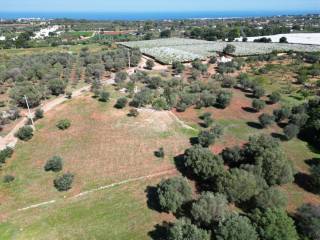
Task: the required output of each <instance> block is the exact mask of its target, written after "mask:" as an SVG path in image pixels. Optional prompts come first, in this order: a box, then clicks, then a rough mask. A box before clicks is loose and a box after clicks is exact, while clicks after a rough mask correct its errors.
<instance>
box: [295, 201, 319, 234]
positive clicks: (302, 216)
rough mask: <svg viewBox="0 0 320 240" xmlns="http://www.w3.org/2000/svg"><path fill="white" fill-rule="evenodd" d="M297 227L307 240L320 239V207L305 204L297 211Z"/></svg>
mask: <svg viewBox="0 0 320 240" xmlns="http://www.w3.org/2000/svg"><path fill="white" fill-rule="evenodd" d="M296 218H297V226H298V230H299V232H301V233H302V235H303V236H304V237H306V239H310V240H317V239H320V206H319V205H312V204H303V205H302V206H301V207H300V208H299V209H298V211H297V214H296Z"/></svg>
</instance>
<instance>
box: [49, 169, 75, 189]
mask: <svg viewBox="0 0 320 240" xmlns="http://www.w3.org/2000/svg"><path fill="white" fill-rule="evenodd" d="M73 180H74V175H73V174H71V173H65V174H63V175H62V176H60V177H57V178H56V179H54V180H53V185H54V187H55V188H56V189H57V190H58V191H59V192H62V191H68V190H69V189H71V185H72V183H73Z"/></svg>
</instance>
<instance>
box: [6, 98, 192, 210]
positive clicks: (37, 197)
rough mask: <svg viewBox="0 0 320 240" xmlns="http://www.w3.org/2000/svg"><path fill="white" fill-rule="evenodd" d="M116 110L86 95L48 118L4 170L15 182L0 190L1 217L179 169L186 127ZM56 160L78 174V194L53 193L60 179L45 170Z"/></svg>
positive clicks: (166, 118) (163, 115)
mask: <svg viewBox="0 0 320 240" xmlns="http://www.w3.org/2000/svg"><path fill="white" fill-rule="evenodd" d="M113 104H114V102H110V103H101V102H98V101H97V100H96V99H92V98H91V96H89V95H87V96H84V97H80V98H78V99H75V100H71V101H68V102H66V103H64V104H62V105H60V106H58V107H57V108H55V109H54V110H52V111H50V112H48V113H47V114H46V116H45V118H44V119H43V120H40V121H39V122H38V123H37V129H38V130H37V132H36V134H35V136H34V138H33V139H32V140H31V141H29V142H26V143H25V142H23V143H22V142H20V143H18V145H17V148H16V151H15V154H14V156H13V157H12V158H11V159H10V161H9V162H8V163H7V164H6V167H5V168H4V169H3V173H2V174H3V175H5V174H12V175H15V176H16V180H15V181H14V182H13V183H12V184H11V185H10V187H8V186H6V185H5V184H1V185H0V189H1V196H0V199H1V206H0V211H1V212H2V213H5V212H7V211H9V210H14V209H18V208H21V207H23V206H24V205H30V204H35V203H37V202H42V201H48V200H50V199H51V198H54V197H64V196H65V195H66V196H72V195H76V194H77V193H80V192H82V191H85V190H89V189H92V188H95V187H98V186H102V185H106V184H110V183H113V182H117V181H121V180H125V179H128V178H134V177H139V176H144V175H148V174H152V173H157V172H161V171H165V170H170V169H174V164H173V162H172V157H174V156H176V155H178V154H180V153H182V152H183V150H184V149H185V148H186V147H187V146H188V145H189V141H188V138H187V137H186V136H185V135H184V133H183V131H181V130H180V129H181V125H180V124H179V123H176V121H175V119H174V118H172V116H170V114H168V112H150V111H145V112H141V114H140V115H139V116H138V117H137V118H129V117H127V113H128V109H124V110H117V109H114V108H113ZM60 119H69V120H71V123H72V125H71V127H70V128H69V129H68V130H65V131H61V130H58V129H57V128H56V126H55V124H56V123H57V121H59V120H60ZM162 146H163V147H165V154H166V157H165V159H157V158H156V157H155V156H154V151H156V150H158V149H159V148H160V147H162ZM54 155H59V156H61V157H63V159H64V167H63V172H71V173H73V174H75V182H74V184H73V188H72V189H71V190H70V191H69V192H67V193H58V192H57V191H56V190H55V189H54V187H53V184H52V181H53V178H54V177H55V176H56V175H59V174H55V173H47V172H45V171H44V170H43V167H44V165H45V163H46V161H47V160H48V159H49V158H50V157H52V156H54Z"/></svg>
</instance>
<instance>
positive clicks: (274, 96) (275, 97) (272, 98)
mask: <svg viewBox="0 0 320 240" xmlns="http://www.w3.org/2000/svg"><path fill="white" fill-rule="evenodd" d="M280 100H281V94H280V93H279V92H273V93H271V94H270V96H269V101H270V102H271V103H272V104H275V103H277V102H279V101H280Z"/></svg>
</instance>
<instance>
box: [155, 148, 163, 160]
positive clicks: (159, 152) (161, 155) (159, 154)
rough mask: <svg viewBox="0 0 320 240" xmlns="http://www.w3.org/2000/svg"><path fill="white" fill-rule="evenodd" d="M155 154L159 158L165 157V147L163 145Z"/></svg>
mask: <svg viewBox="0 0 320 240" xmlns="http://www.w3.org/2000/svg"><path fill="white" fill-rule="evenodd" d="M154 155H155V156H156V157H157V158H164V149H163V147H161V148H159V150H157V151H155V153H154Z"/></svg>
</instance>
